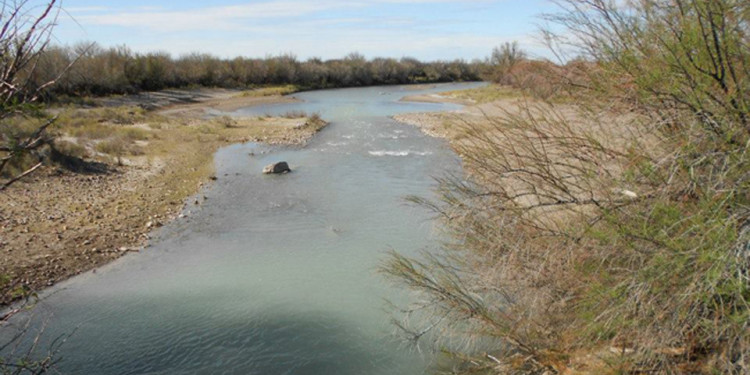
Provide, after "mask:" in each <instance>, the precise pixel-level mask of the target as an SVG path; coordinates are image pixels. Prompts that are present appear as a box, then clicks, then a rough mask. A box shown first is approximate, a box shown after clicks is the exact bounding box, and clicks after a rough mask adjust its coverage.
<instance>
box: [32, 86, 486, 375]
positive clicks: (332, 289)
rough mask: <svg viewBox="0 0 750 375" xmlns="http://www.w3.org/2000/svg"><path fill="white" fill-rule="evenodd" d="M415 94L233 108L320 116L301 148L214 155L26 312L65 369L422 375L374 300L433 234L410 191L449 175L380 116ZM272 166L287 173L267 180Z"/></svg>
mask: <svg viewBox="0 0 750 375" xmlns="http://www.w3.org/2000/svg"><path fill="white" fill-rule="evenodd" d="M476 85H478V84H476V83H468V84H448V85H438V86H434V87H431V88H427V89H423V90H414V89H406V88H404V87H372V88H357V89H340V90H326V91H313V92H306V93H300V94H296V95H295V96H296V97H298V98H299V99H302V100H303V102H299V103H292V104H283V105H271V106H262V107H253V108H246V109H243V110H240V111H237V112H236V113H231V114H230V115H263V114H279V113H285V112H287V111H291V110H302V111H306V112H308V113H312V112H319V113H320V114H321V116H322V117H323V118H324V119H326V120H328V121H330V125H329V126H328V127H327V128H326V129H324V130H323V131H322V132H321V133H319V134H318V135H317V136H316V137H315V138H313V139H312V140H311V141H310V142H309V143H308V144H307V145H306V146H304V147H277V146H264V145H259V144H252V143H248V144H237V145H233V146H229V147H226V148H224V149H222V150H220V151H219V152H218V153H217V154H216V158H215V160H216V169H217V176H218V177H219V179H218V181H216V182H215V183H212V184H211V185H210V186H209V187H207V188H206V189H205V190H204V191H203V192H201V195H205V196H207V197H208V199H207V200H206V201H205V203H204V204H202V205H201V206H193V205H192V204H191V205H188V206H187V208H186V212H185V214H187V217H186V218H183V219H177V220H175V221H174V222H172V223H170V224H168V225H167V226H165V227H163V228H160V229H159V230H158V231H156V232H155V233H153V240H152V246H151V247H149V248H147V249H145V250H144V251H142V252H141V253H139V254H132V255H129V256H126V257H124V258H122V259H120V260H118V261H116V262H114V263H113V264H111V265H109V266H106V267H104V268H102V269H100V270H98V271H97V272H96V273H88V274H86V275H82V276H80V277H77V278H74V279H72V280H70V281H68V282H65V283H63V284H61V285H60V286H58V287H55V288H54V289H52V290H50V291H48V292H46V293H45V299H44V300H43V302H42V303H40V305H39V306H38V307H37V308H36V310H35V316H36V318H37V319H40V320H43V321H44V322H45V323H44V325H45V332H44V334H43V337H44V338H54V337H57V336H58V335H61V334H65V333H70V332H72V333H73V334H72V335H71V336H70V338H69V339H68V340H67V342H65V344H64V345H63V346H62V350H61V352H60V357H61V359H62V360H61V362H60V363H59V365H58V369H59V371H60V373H63V374H258V375H277V374H295V375H376V374H377V375H398V374H422V373H424V372H425V370H426V369H427V368H428V367H429V363H430V357H429V355H425V354H420V353H416V352H414V351H411V350H409V349H408V348H407V347H405V346H403V345H402V344H400V343H399V342H398V341H397V340H395V339H394V338H393V337H392V336H391V335H390V334H391V333H392V332H393V327H392V326H391V323H390V315H389V312H388V311H387V310H386V308H385V307H386V303H385V301H386V300H389V299H390V300H403V298H407V297H408V295H407V294H406V292H405V291H401V290H398V289H396V288H394V287H392V286H391V285H390V284H389V283H387V282H386V281H385V280H384V279H383V277H382V275H379V274H378V273H377V267H378V265H379V264H380V263H381V262H382V261H383V260H384V259H385V258H386V252H387V251H388V250H389V249H396V250H398V251H399V252H402V253H405V254H415V253H416V252H417V251H419V250H421V249H424V248H428V247H430V246H433V245H435V244H436V243H437V241H438V237H439V235H438V234H437V233H435V230H434V228H433V224H432V222H431V221H430V218H431V214H430V213H429V212H427V211H426V210H424V209H422V208H418V207H414V206H410V205H408V204H406V203H405V201H404V197H405V196H408V195H421V196H427V197H429V196H432V194H433V192H432V189H433V188H434V186H435V181H434V179H433V178H434V177H437V176H441V175H444V174H445V173H458V172H460V161H459V159H458V158H457V156H456V155H455V154H454V153H452V152H451V151H450V149H449V148H448V147H447V144H446V143H445V141H443V140H439V139H435V138H430V137H428V136H425V135H423V134H422V133H421V132H420V131H419V130H418V129H417V128H415V127H411V126H408V125H404V124H400V123H397V122H395V121H393V120H392V119H390V118H389V116H392V115H395V114H397V113H404V112H423V111H445V110H452V109H457V108H459V107H458V106H456V105H450V104H425V103H406V102H401V101H399V99H401V98H402V97H403V96H405V95H413V94H423V93H433V92H438V91H446V90H454V89H460V88H469V87H473V86H476ZM280 160H285V161H287V162H288V163H289V164H290V166H291V168H292V169H293V172H292V173H290V174H287V175H280V176H269V175H262V174H261V173H260V171H261V169H262V168H263V166H264V165H266V164H269V163H272V162H275V161H280Z"/></svg>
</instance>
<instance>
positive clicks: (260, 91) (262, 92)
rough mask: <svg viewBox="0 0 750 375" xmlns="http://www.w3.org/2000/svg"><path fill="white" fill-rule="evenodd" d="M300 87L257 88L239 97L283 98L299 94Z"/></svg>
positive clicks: (244, 92)
mask: <svg viewBox="0 0 750 375" xmlns="http://www.w3.org/2000/svg"><path fill="white" fill-rule="evenodd" d="M299 91H300V87H299V86H296V85H284V86H269V87H259V88H256V89H252V90H248V91H243V92H242V93H241V94H240V96H242V97H263V96H283V95H290V94H294V93H295V92H299Z"/></svg>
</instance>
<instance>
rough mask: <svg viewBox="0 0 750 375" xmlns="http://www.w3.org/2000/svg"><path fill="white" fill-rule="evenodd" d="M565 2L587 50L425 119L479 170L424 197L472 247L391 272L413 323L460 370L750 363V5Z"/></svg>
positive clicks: (393, 262) (653, 368) (529, 67)
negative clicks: (456, 110)
mask: <svg viewBox="0 0 750 375" xmlns="http://www.w3.org/2000/svg"><path fill="white" fill-rule="evenodd" d="M560 6H561V12H560V13H558V14H555V15H551V16H550V17H549V18H550V20H551V21H553V22H556V23H558V24H561V25H562V26H564V27H565V30H566V31H567V32H566V33H565V34H564V36H565V37H567V38H568V39H565V40H560V39H554V40H553V41H554V42H555V43H556V44H555V45H558V46H559V45H560V43H562V44H564V45H567V46H571V45H572V46H573V47H576V49H575V51H576V52H577V53H579V54H580V55H581V56H583V58H584V60H579V61H576V62H574V63H570V64H568V65H567V66H564V67H555V68H554V69H547V68H546V67H548V66H549V64H546V63H533V64H532V63H523V62H517V63H515V64H514V65H512V66H506V67H505V69H504V70H503V71H502V72H501V73H500V75H499V77H498V80H499V81H501V82H504V83H509V84H512V85H514V86H515V87H517V88H519V91H518V92H520V93H523V94H524V95H525V97H524V98H520V99H509V98H501V99H500V100H499V101H495V103H497V104H499V106H500V108H495V109H491V108H490V106H487V105H484V106H482V105H480V106H478V107H477V108H475V109H474V110H472V111H469V112H468V113H461V114H458V115H456V114H452V115H451V114H448V115H445V114H444V115H441V117H434V116H433V117H424V116H423V117H417V118H412V119H411V120H412V122H421V125H423V126H426V127H429V128H430V129H432V130H433V131H434V132H435V133H438V134H442V135H444V136H446V137H448V138H449V139H450V140H451V141H452V142H451V143H452V145H453V147H454V148H455V149H456V150H457V151H458V153H459V154H460V155H461V156H462V157H463V159H464V161H465V166H466V169H467V170H468V171H469V173H470V175H471V177H472V178H471V181H469V182H466V181H465V178H463V177H455V178H452V177H449V178H445V179H444V180H443V181H442V184H441V188H440V193H441V196H442V200H441V201H438V202H431V201H424V200H423V199H420V198H414V200H415V201H416V202H418V203H420V204H423V205H427V206H429V207H431V208H432V209H434V210H435V212H436V213H437V214H438V216H439V217H440V219H441V222H442V223H443V227H444V228H445V230H446V232H447V233H448V234H450V237H451V238H452V239H453V240H452V241H450V242H448V243H447V244H446V245H445V246H443V247H442V248H441V249H436V250H434V251H431V252H428V253H426V254H424V256H423V257H421V258H420V259H409V258H405V257H403V256H400V255H398V254H393V257H392V258H391V259H390V261H389V262H388V263H387V264H385V265H384V268H383V269H384V272H386V274H387V275H389V276H390V277H392V278H393V279H394V280H395V281H397V282H400V283H403V284H404V285H407V286H409V287H411V288H413V289H414V290H416V291H418V292H419V296H420V298H419V299H418V300H417V301H415V303H414V304H413V305H411V306H403V307H402V308H401V309H399V310H398V311H397V314H398V315H401V317H402V318H403V320H402V321H401V323H399V326H400V327H401V328H403V331H404V333H405V334H406V337H407V338H409V339H410V340H413V341H414V342H416V343H418V344H422V345H425V344H428V343H429V344H432V345H433V346H434V347H435V348H436V349H438V350H441V351H442V352H443V353H445V354H446V356H445V357H446V361H445V363H443V364H444V365H445V366H444V367H443V368H442V369H441V370H446V373H451V374H464V373H466V374H468V373H471V374H495V373H497V374H579V373H580V374H647V373H657V374H718V373H722V374H723V373H726V374H747V373H750V341H749V340H750V339H749V338H750V327H749V324H750V305H748V301H749V300H750V278H749V277H748V274H749V272H750V271H749V269H750V168H749V167H748V166H749V165H750V162H749V161H748V151H750V150H749V148H750V123H749V122H748V116H750V49H748V46H749V45H750V35H749V34H748V33H749V32H750V18H748V16H749V15H750V9H749V8H748V4H747V3H745V2H740V1H732V0H722V1H694V2H683V1H678V0H674V1H672V0H670V1H655V0H644V1H636V2H608V1H599V0H570V1H562V2H560ZM550 36H551V37H553V38H555V35H553V34H550ZM508 51H511V52H512V48H510V49H508ZM501 52H502V51H501ZM510 60H512V59H510ZM540 67H542V68H543V69H544V71H546V72H547V73H545V74H548V75H549V78H548V79H547V80H546V85H545V86H543V87H541V88H536V89H535V88H533V87H529V86H528V82H535V80H536V79H537V78H538V77H539V75H538V72H539V69H540ZM507 75H511V76H510V77H508V76H507ZM505 90H506V89H504V88H498V87H489V88H483V89H479V90H474V91H473V92H469V93H466V94H462V95H464V96H465V97H466V96H468V97H470V98H471V97H475V98H476V99H474V100H476V101H477V102H482V101H483V100H482V99H481V98H483V97H490V96H491V95H492V94H491V93H493V92H498V91H499V92H503V91H505Z"/></svg>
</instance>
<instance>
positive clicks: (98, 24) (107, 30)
mask: <svg viewBox="0 0 750 375" xmlns="http://www.w3.org/2000/svg"><path fill="white" fill-rule="evenodd" d="M62 6H63V9H64V10H65V11H64V12H63V13H62V14H61V16H60V19H59V20H58V27H57V29H56V30H55V38H56V39H57V42H58V43H59V44H67V45H72V44H75V43H77V42H81V41H95V42H98V43H99V44H100V45H102V46H105V47H108V46H115V45H127V46H128V47H130V48H131V49H132V50H134V51H137V52H149V51H166V52H169V53H171V54H173V55H174V56H179V55H182V54H185V53H190V52H202V53H211V54H214V55H217V56H220V57H235V56H247V57H264V56H268V55H278V54H281V53H293V54H294V55H296V56H297V57H299V58H301V59H306V58H309V57H321V58H323V59H328V58H337V57H343V56H345V55H346V54H348V53H350V52H359V53H361V54H363V55H365V56H366V57H368V58H372V57H376V56H384V57H402V56H412V57H416V58H419V59H423V60H452V59H456V58H461V59H465V60H471V59H474V58H484V57H486V56H487V55H489V54H490V52H491V50H492V48H493V47H494V46H497V45H499V44H501V43H503V42H505V41H513V40H517V41H519V43H521V45H522V46H523V47H524V49H526V50H527V51H529V52H530V53H531V54H532V55H545V50H544V48H543V47H542V46H541V44H540V43H539V41H538V40H537V35H538V34H537V24H538V23H539V22H540V19H539V18H538V15H539V14H540V13H542V12H549V11H551V10H553V8H552V5H551V4H550V2H549V1H548V0H498V1H489V0H471V1H467V0H349V1H347V0H317V1H307V0H253V1H249V0H220V1H210V2H209V1H197V0H180V1H177V0H168V1H154V0H152V1H143V0H134V1H109V0H63V2H62Z"/></svg>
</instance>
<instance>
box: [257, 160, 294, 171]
mask: <svg viewBox="0 0 750 375" xmlns="http://www.w3.org/2000/svg"><path fill="white" fill-rule="evenodd" d="M291 171H292V170H291V169H289V164H287V162H285V161H280V162H278V163H273V164H269V165H267V166H266V167H265V168H263V173H265V174H279V173H287V172H291Z"/></svg>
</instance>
